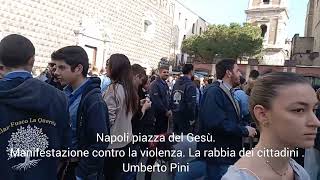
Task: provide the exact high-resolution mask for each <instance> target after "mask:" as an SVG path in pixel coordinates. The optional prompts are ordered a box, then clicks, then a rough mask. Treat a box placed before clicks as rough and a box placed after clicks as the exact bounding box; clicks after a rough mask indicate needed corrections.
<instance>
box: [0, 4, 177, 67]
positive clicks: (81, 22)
mask: <svg viewBox="0 0 320 180" xmlns="http://www.w3.org/2000/svg"><path fill="white" fill-rule="evenodd" d="M0 3H1V6H0V32H1V36H2V37H3V36H5V35H8V34H11V33H18V34H22V35H25V36H26V37H28V38H29V39H30V40H32V42H33V43H34V45H35V47H36V64H35V65H36V66H39V67H45V66H46V64H47V62H48V61H49V60H50V55H51V53H52V52H53V51H54V50H57V49H58V48H61V47H63V46H67V45H76V44H78V45H81V46H84V47H86V50H87V52H88V55H89V58H90V57H93V56H95V57H96V66H97V67H98V68H99V69H100V68H102V66H103V64H104V63H105V61H106V59H107V58H108V57H109V56H110V55H111V54H113V53H124V54H126V55H127V56H128V57H129V59H130V60H131V62H132V63H140V64H142V65H143V66H145V67H148V68H151V67H156V66H157V63H158V61H159V60H160V58H162V57H168V56H169V53H170V38H171V36H170V33H171V29H172V22H173V14H174V12H173V4H174V3H173V1H171V0H108V1H96V0H78V1H73V0H59V1H57V0H41V1H40V0H28V1H24V0H10V1H8V0H1V1H0ZM145 20H148V21H150V22H151V23H152V24H151V25H150V28H148V29H147V32H145Z"/></svg>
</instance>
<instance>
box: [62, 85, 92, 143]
mask: <svg viewBox="0 0 320 180" xmlns="http://www.w3.org/2000/svg"><path fill="white" fill-rule="evenodd" d="M87 82H88V79H87V80H85V81H84V82H83V83H82V84H81V85H80V86H79V87H78V88H77V89H76V90H74V91H73V90H72V87H71V86H67V87H65V88H64V92H65V94H66V95H67V97H68V100H69V115H70V120H71V130H72V149H77V146H78V140H77V131H76V130H77V115H78V107H79V104H80V101H81V96H82V93H83V89H84V87H85V84H86V83H87Z"/></svg>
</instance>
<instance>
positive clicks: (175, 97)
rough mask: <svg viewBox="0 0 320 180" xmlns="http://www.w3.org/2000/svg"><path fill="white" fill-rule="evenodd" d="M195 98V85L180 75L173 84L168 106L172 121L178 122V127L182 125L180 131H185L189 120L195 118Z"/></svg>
mask: <svg viewBox="0 0 320 180" xmlns="http://www.w3.org/2000/svg"><path fill="white" fill-rule="evenodd" d="M196 99H197V91H196V85H195V84H194V83H193V82H192V80H191V79H190V78H188V77H187V76H183V77H180V78H179V79H178V80H177V81H176V83H175V84H174V86H173V90H172V94H171V101H170V106H171V109H172V112H173V121H174V122H175V123H177V125H179V124H180V126H181V127H180V128H182V127H184V128H182V129H183V130H182V129H181V130H182V132H185V133H187V132H188V127H189V126H190V122H191V121H193V120H195V119H196V117H195V112H196V105H197V102H196V101H197V100H196ZM179 133H180V132H179Z"/></svg>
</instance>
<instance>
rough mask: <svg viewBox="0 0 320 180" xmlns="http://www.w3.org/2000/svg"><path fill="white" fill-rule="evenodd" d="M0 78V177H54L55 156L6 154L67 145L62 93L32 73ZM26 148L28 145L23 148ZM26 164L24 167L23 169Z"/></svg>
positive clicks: (24, 179)
mask: <svg viewBox="0 0 320 180" xmlns="http://www.w3.org/2000/svg"><path fill="white" fill-rule="evenodd" d="M20 74H22V76H16V77H13V78H12V79H10V80H4V79H2V80H0V161H1V163H0V172H2V175H1V178H0V179H5V180H38V179H45V180H56V176H57V164H58V160H59V159H58V158H41V157H30V159H28V158H24V157H16V158H14V157H13V158H11V159H8V158H9V154H8V153H10V149H11V148H15V147H19V146H18V140H20V143H21V144H20V145H21V146H20V147H21V148H26V147H27V146H28V145H31V146H29V147H30V148H33V147H39V148H40V149H41V150H51V149H55V150H61V149H67V148H68V147H70V145H71V127H70V122H69V113H68V108H67V98H66V97H65V95H64V93H62V92H61V91H59V90H57V89H56V88H54V87H52V86H51V85H49V84H47V83H44V82H41V81H40V80H37V79H33V78H32V76H31V74H29V75H28V73H20ZM25 150H27V149H25ZM24 168H25V169H24Z"/></svg>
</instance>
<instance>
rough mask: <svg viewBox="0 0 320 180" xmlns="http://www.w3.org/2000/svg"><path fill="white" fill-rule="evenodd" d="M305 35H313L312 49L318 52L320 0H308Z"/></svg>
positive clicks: (319, 40)
mask: <svg viewBox="0 0 320 180" xmlns="http://www.w3.org/2000/svg"><path fill="white" fill-rule="evenodd" d="M305 27H306V28H305V36H307V37H314V44H313V51H314V52H320V0H309V3H308V11H307V17H306V26H305Z"/></svg>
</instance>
